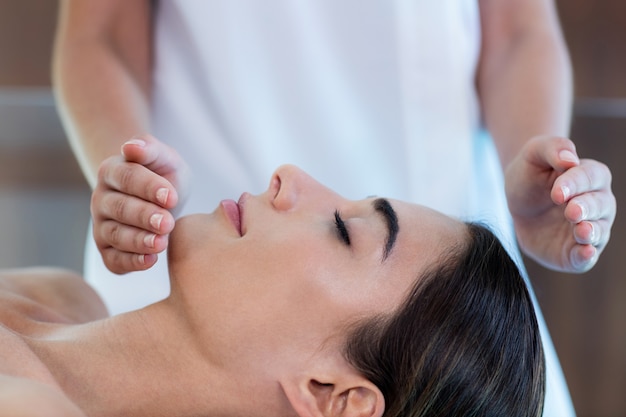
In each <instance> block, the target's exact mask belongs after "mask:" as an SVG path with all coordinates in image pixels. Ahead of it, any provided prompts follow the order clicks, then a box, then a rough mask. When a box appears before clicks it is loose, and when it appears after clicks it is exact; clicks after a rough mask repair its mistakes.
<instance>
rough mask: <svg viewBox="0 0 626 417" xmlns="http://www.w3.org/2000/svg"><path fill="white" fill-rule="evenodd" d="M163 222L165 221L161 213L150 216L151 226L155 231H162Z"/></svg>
mask: <svg viewBox="0 0 626 417" xmlns="http://www.w3.org/2000/svg"><path fill="white" fill-rule="evenodd" d="M161 221H163V215H162V214H160V213H154V214H153V215H152V216H150V225H151V226H152V227H154V229H155V230H161Z"/></svg>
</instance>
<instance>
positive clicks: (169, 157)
mask: <svg viewBox="0 0 626 417" xmlns="http://www.w3.org/2000/svg"><path fill="white" fill-rule="evenodd" d="M122 155H123V156H124V157H125V158H126V160H127V161H129V162H136V163H138V164H140V165H143V166H145V167H146V168H148V169H149V170H151V171H153V172H156V173H157V174H159V175H161V176H166V175H168V174H169V173H172V172H175V171H177V170H178V169H179V168H180V167H181V165H182V158H181V157H180V155H179V154H178V152H176V150H174V149H173V148H172V147H170V146H168V145H166V144H165V143H163V142H161V141H159V140H157V139H156V138H155V137H154V136H152V135H149V134H144V135H139V136H135V137H134V138H132V139H131V140H129V141H128V142H126V143H124V144H123V145H122Z"/></svg>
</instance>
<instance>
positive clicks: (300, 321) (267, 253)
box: [169, 166, 464, 355]
mask: <svg viewBox="0 0 626 417" xmlns="http://www.w3.org/2000/svg"><path fill="white" fill-rule="evenodd" d="M463 233H464V226H463V224H462V223H460V222H458V221H456V220H453V219H451V218H449V217H447V216H444V215H442V214H440V213H438V212H435V211H432V210H430V209H427V208H424V207H421V206H417V205H412V204H407V203H404V202H400V201H389V202H388V201H387V200H383V199H378V198H369V199H365V200H362V201H351V200H346V199H344V198H342V197H341V196H339V195H337V194H335V193H334V192H332V191H331V190H329V189H328V188H326V187H324V186H322V185H321V184H319V183H318V182H316V181H315V180H314V179H313V178H311V177H309V176H308V175H307V174H305V173H304V172H303V171H301V170H299V169H298V168H295V167H293V166H283V167H280V168H279V169H278V170H277V171H276V172H275V173H274V175H273V176H272V178H271V181H270V186H269V188H268V190H267V191H266V192H264V193H263V194H261V195H258V196H252V195H250V194H247V193H244V194H243V195H242V196H241V198H240V199H239V202H238V203H235V202H234V201H228V200H227V201H223V202H222V203H221V204H220V206H219V207H218V208H217V209H216V210H215V211H214V212H213V213H211V214H199V215H192V216H187V217H184V218H182V219H180V220H179V221H178V222H177V224H176V228H175V229H174V231H173V232H172V235H171V237H170V247H169V265H170V275H171V280H172V298H174V299H181V300H184V302H183V304H182V305H184V306H185V309H186V311H187V313H189V314H190V315H191V317H192V319H191V322H192V323H193V322H194V321H195V320H197V322H198V323H201V324H200V325H199V327H202V328H203V329H206V334H205V337H208V338H209V340H206V341H205V342H206V343H211V344H212V345H214V346H221V347H222V348H223V352H222V354H226V355H228V354H232V355H241V354H242V352H241V350H242V349H243V350H246V349H252V346H254V352H256V354H257V355H260V352H263V351H265V350H266V351H267V352H268V353H269V352H273V353H274V354H275V353H276V352H278V351H279V349H282V350H284V349H285V348H286V347H287V346H291V347H292V348H294V349H299V348H303V349H304V348H309V349H317V348H319V347H320V344H321V343H322V342H324V341H326V340H328V339H329V338H330V337H332V336H338V335H339V336H340V335H341V334H342V330H345V326H346V325H348V324H351V323H354V322H355V321H356V320H358V319H362V318H370V317H373V316H374V315H378V314H384V313H390V312H392V311H393V310H394V308H396V307H398V306H399V304H400V303H401V302H402V300H403V298H404V297H405V295H406V294H407V292H408V290H409V289H410V288H412V286H413V284H414V283H415V280H416V279H418V277H419V276H420V275H421V273H422V271H423V270H424V269H425V268H426V267H428V266H429V265H431V264H432V263H433V262H435V261H436V260H437V257H438V256H439V255H440V254H441V253H442V252H443V251H445V250H446V247H449V246H448V245H450V244H451V243H453V242H458V241H459V240H460V239H463ZM196 330H197V329H194V331H196Z"/></svg>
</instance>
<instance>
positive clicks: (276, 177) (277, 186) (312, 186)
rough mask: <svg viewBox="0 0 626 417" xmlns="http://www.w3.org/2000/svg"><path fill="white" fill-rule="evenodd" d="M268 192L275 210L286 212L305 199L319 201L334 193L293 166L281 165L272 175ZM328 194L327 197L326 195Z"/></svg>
mask: <svg viewBox="0 0 626 417" xmlns="http://www.w3.org/2000/svg"><path fill="white" fill-rule="evenodd" d="M270 192H271V194H272V195H273V196H274V199H273V200H272V204H273V205H274V207H275V208H276V209H277V210H281V211H288V210H292V209H293V208H295V207H296V206H297V205H298V204H301V203H302V202H303V201H305V200H307V199H312V201H316V200H317V201H319V199H320V198H321V199H325V198H327V197H328V196H329V195H333V194H334V193H333V192H332V191H330V190H329V189H327V188H326V187H324V186H323V185H322V184H320V183H319V182H317V181H316V180H315V179H313V178H312V177H311V176H310V175H308V174H307V173H306V172H304V171H303V170H301V169H300V168H298V167H296V166H294V165H282V166H280V167H279V168H278V169H276V171H275V172H274V174H273V175H272V180H271V183H270ZM326 194H328V195H326Z"/></svg>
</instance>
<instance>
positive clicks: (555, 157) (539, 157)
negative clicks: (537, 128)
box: [527, 136, 580, 171]
mask: <svg viewBox="0 0 626 417" xmlns="http://www.w3.org/2000/svg"><path fill="white" fill-rule="evenodd" d="M527 149H528V159H529V161H530V162H531V163H532V164H534V165H536V166H539V167H540V168H547V167H549V168H552V169H555V170H557V171H564V170H566V169H568V168H571V167H574V166H577V165H579V164H580V159H579V158H578V155H577V153H576V146H575V145H574V142H572V141H571V140H570V139H567V138H562V137H557V136H537V137H534V138H532V139H531V140H530V141H529V144H528V147H527Z"/></svg>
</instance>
